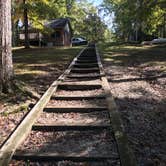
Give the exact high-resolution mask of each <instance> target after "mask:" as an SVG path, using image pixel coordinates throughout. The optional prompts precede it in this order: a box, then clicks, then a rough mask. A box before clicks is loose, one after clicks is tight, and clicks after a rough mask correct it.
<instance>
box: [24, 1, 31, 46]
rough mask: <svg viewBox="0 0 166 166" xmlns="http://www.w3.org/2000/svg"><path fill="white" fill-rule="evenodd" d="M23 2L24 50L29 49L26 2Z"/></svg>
mask: <svg viewBox="0 0 166 166" xmlns="http://www.w3.org/2000/svg"><path fill="white" fill-rule="evenodd" d="M23 2H24V27H25V31H24V34H25V41H24V44H25V48H30V45H29V36H28V9H27V6H26V0H24V1H23Z"/></svg>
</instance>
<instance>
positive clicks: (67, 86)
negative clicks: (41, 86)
mask: <svg viewBox="0 0 166 166" xmlns="http://www.w3.org/2000/svg"><path fill="white" fill-rule="evenodd" d="M58 88H59V89H63V90H91V89H100V88H102V86H101V85H100V84H87V85H86V84H74V83H73V84H65V83H63V84H59V85H58Z"/></svg>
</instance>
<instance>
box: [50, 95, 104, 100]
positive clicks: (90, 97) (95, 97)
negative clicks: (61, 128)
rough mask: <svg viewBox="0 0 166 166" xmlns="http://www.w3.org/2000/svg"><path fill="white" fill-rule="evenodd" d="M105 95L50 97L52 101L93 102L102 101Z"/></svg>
mask: <svg viewBox="0 0 166 166" xmlns="http://www.w3.org/2000/svg"><path fill="white" fill-rule="evenodd" d="M104 98H105V95H94V96H52V97H51V99H52V100H94V99H104Z"/></svg>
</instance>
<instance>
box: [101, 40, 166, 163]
mask: <svg viewBox="0 0 166 166" xmlns="http://www.w3.org/2000/svg"><path fill="white" fill-rule="evenodd" d="M100 50H101V53H102V55H103V64H104V68H105V71H106V74H107V76H108V79H109V82H110V87H111V91H112V94H113V96H114V98H115V101H116V103H117V106H118V110H119V112H120V114H121V117H122V120H123V124H124V128H125V132H126V133H127V136H128V138H129V144H130V146H131V148H132V149H133V151H134V153H135V155H136V159H137V162H138V165H139V166H165V165H166V130H165V128H166V123H165V120H166V45H161V46H139V45H137V46H136V45H135V46H134V45H133V46H132V45H114V43H112V44H101V45H100Z"/></svg>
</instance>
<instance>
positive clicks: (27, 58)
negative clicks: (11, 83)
mask: <svg viewBox="0 0 166 166" xmlns="http://www.w3.org/2000/svg"><path fill="white" fill-rule="evenodd" d="M81 49H82V48H81V47H72V48H31V49H23V48H17V49H14V50H13V62H14V72H15V77H16V80H17V81H19V82H20V83H21V86H22V88H23V89H24V88H25V89H24V90H23V91H20V90H16V91H15V93H14V94H10V95H6V94H2V93H0V146H1V145H2V143H3V142H4V141H5V139H6V138H7V137H8V135H9V134H10V133H11V132H12V131H13V130H14V128H15V127H16V125H17V124H18V123H19V122H20V120H21V119H22V117H24V116H25V115H26V113H27V112H28V111H29V107H28V105H30V104H31V103H36V102H37V101H38V98H40V96H41V95H42V94H43V93H44V92H45V91H46V90H47V89H48V87H49V86H50V85H51V84H52V83H53V81H54V80H56V79H57V78H58V76H60V75H61V74H62V72H63V71H64V70H65V68H66V67H67V66H68V65H69V64H70V62H71V60H72V59H73V57H74V56H76V55H77V54H78V53H79V51H80V50H81Z"/></svg>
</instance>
